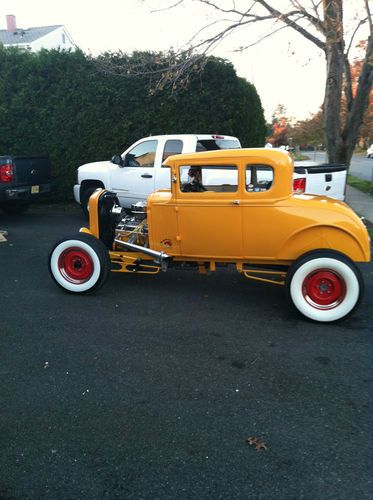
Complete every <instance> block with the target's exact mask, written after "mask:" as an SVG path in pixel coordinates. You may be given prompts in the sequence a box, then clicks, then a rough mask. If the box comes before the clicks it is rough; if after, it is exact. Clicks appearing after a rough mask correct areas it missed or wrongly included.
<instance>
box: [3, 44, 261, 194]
mask: <svg viewBox="0 0 373 500" xmlns="http://www.w3.org/2000/svg"><path fill="white" fill-rule="evenodd" d="M139 54H141V53H137V54H133V55H132V56H128V55H123V54H105V55H104V56H100V57H99V58H96V59H95V58H91V57H89V56H87V55H85V54H83V53H82V52H81V51H76V52H63V51H58V50H52V51H45V50H43V51H41V52H39V53H36V54H33V53H28V52H23V51H20V50H18V49H8V48H4V47H2V46H0V74H1V80H0V154H13V155H38V154H46V155H49V157H50V158H51V161H52V165H53V171H54V173H55V175H56V177H57V193H56V199H58V200H71V199H72V185H73V183H74V173H75V170H76V168H77V167H78V166H79V165H81V164H83V163H86V162H90V161H98V160H102V159H106V158H111V156H112V155H113V154H116V153H121V152H122V151H123V150H124V149H126V148H127V147H128V146H130V145H131V144H132V143H133V142H135V141H136V140H138V139H140V138H141V137H145V136H147V135H150V134H152V135H156V134H170V133H219V134H226V135H235V136H237V137H239V139H240V140H241V143H242V144H243V145H244V146H247V147H255V146H261V145H263V144H264V137H265V132H266V128H265V121H264V115H263V110H262V107H261V103H260V99H259V97H258V95H257V92H256V89H255V87H254V86H253V85H251V84H250V83H248V82H247V81H246V80H244V79H242V78H238V77H237V75H236V72H235V70H234V68H233V66H232V65H231V64H230V63H228V62H226V61H224V60H221V59H216V58H208V60H207V63H206V65H205V66H204V69H203V71H202V72H201V73H198V74H195V75H192V78H191V79H190V81H189V83H188V85H187V86H186V87H185V88H184V89H183V90H182V91H179V92H178V93H177V94H172V93H171V92H170V91H169V89H167V88H165V89H164V90H162V91H158V92H153V91H152V86H151V85H152V84H151V82H150V80H149V77H145V76H143V77H140V76H137V77H129V78H125V77H124V76H123V67H125V64H126V65H128V63H131V60H132V59H135V58H138V57H139ZM143 54H144V53H143ZM145 54H146V55H147V56H148V57H149V58H152V57H155V55H153V54H152V53H145ZM157 57H159V55H158V56H157ZM105 63H108V65H107V66H108V68H109V67H111V68H112V67H116V68H117V69H118V70H117V71H116V72H113V71H105ZM109 63H110V64H109ZM124 63H125V64H124Z"/></svg>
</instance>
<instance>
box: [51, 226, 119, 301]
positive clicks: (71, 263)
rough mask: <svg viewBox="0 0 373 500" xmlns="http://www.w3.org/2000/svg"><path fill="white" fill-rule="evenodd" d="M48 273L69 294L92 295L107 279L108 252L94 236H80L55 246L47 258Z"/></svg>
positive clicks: (108, 266)
mask: <svg viewBox="0 0 373 500" xmlns="http://www.w3.org/2000/svg"><path fill="white" fill-rule="evenodd" d="M49 271H50V273H51V276H52V278H53V280H54V281H55V282H56V283H57V285H59V286H60V287H62V288H64V289H65V290H67V291H68V292H74V293H90V292H93V291H94V290H97V289H98V288H100V287H101V286H102V285H103V284H104V283H105V281H106V279H107V277H108V274H109V271H110V258H109V252H108V249H107V248H106V247H105V245H104V244H103V243H102V242H101V241H100V240H98V239H97V238H95V237H94V236H92V235H90V234H85V233H79V234H77V235H76V236H73V237H71V238H68V239H64V240H62V241H59V242H58V243H56V244H55V246H54V247H53V249H52V251H51V253H50V256H49Z"/></svg>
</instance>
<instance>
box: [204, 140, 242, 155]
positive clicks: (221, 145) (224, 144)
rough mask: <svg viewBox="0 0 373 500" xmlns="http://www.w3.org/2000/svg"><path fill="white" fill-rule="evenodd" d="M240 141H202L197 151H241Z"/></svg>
mask: <svg viewBox="0 0 373 500" xmlns="http://www.w3.org/2000/svg"><path fill="white" fill-rule="evenodd" d="M240 148H241V146H240V143H239V142H238V140H233V139H200V140H199V141H198V142H197V148H196V151H197V152H199V151H215V150H218V149H240Z"/></svg>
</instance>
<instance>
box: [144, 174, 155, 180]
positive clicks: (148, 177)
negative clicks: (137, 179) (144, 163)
mask: <svg viewBox="0 0 373 500" xmlns="http://www.w3.org/2000/svg"><path fill="white" fill-rule="evenodd" d="M141 177H144V179H151V178H152V177H153V176H152V175H151V174H142V175H141Z"/></svg>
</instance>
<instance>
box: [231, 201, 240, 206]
mask: <svg viewBox="0 0 373 500" xmlns="http://www.w3.org/2000/svg"><path fill="white" fill-rule="evenodd" d="M232 204H233V205H239V204H240V200H233V201H232Z"/></svg>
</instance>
